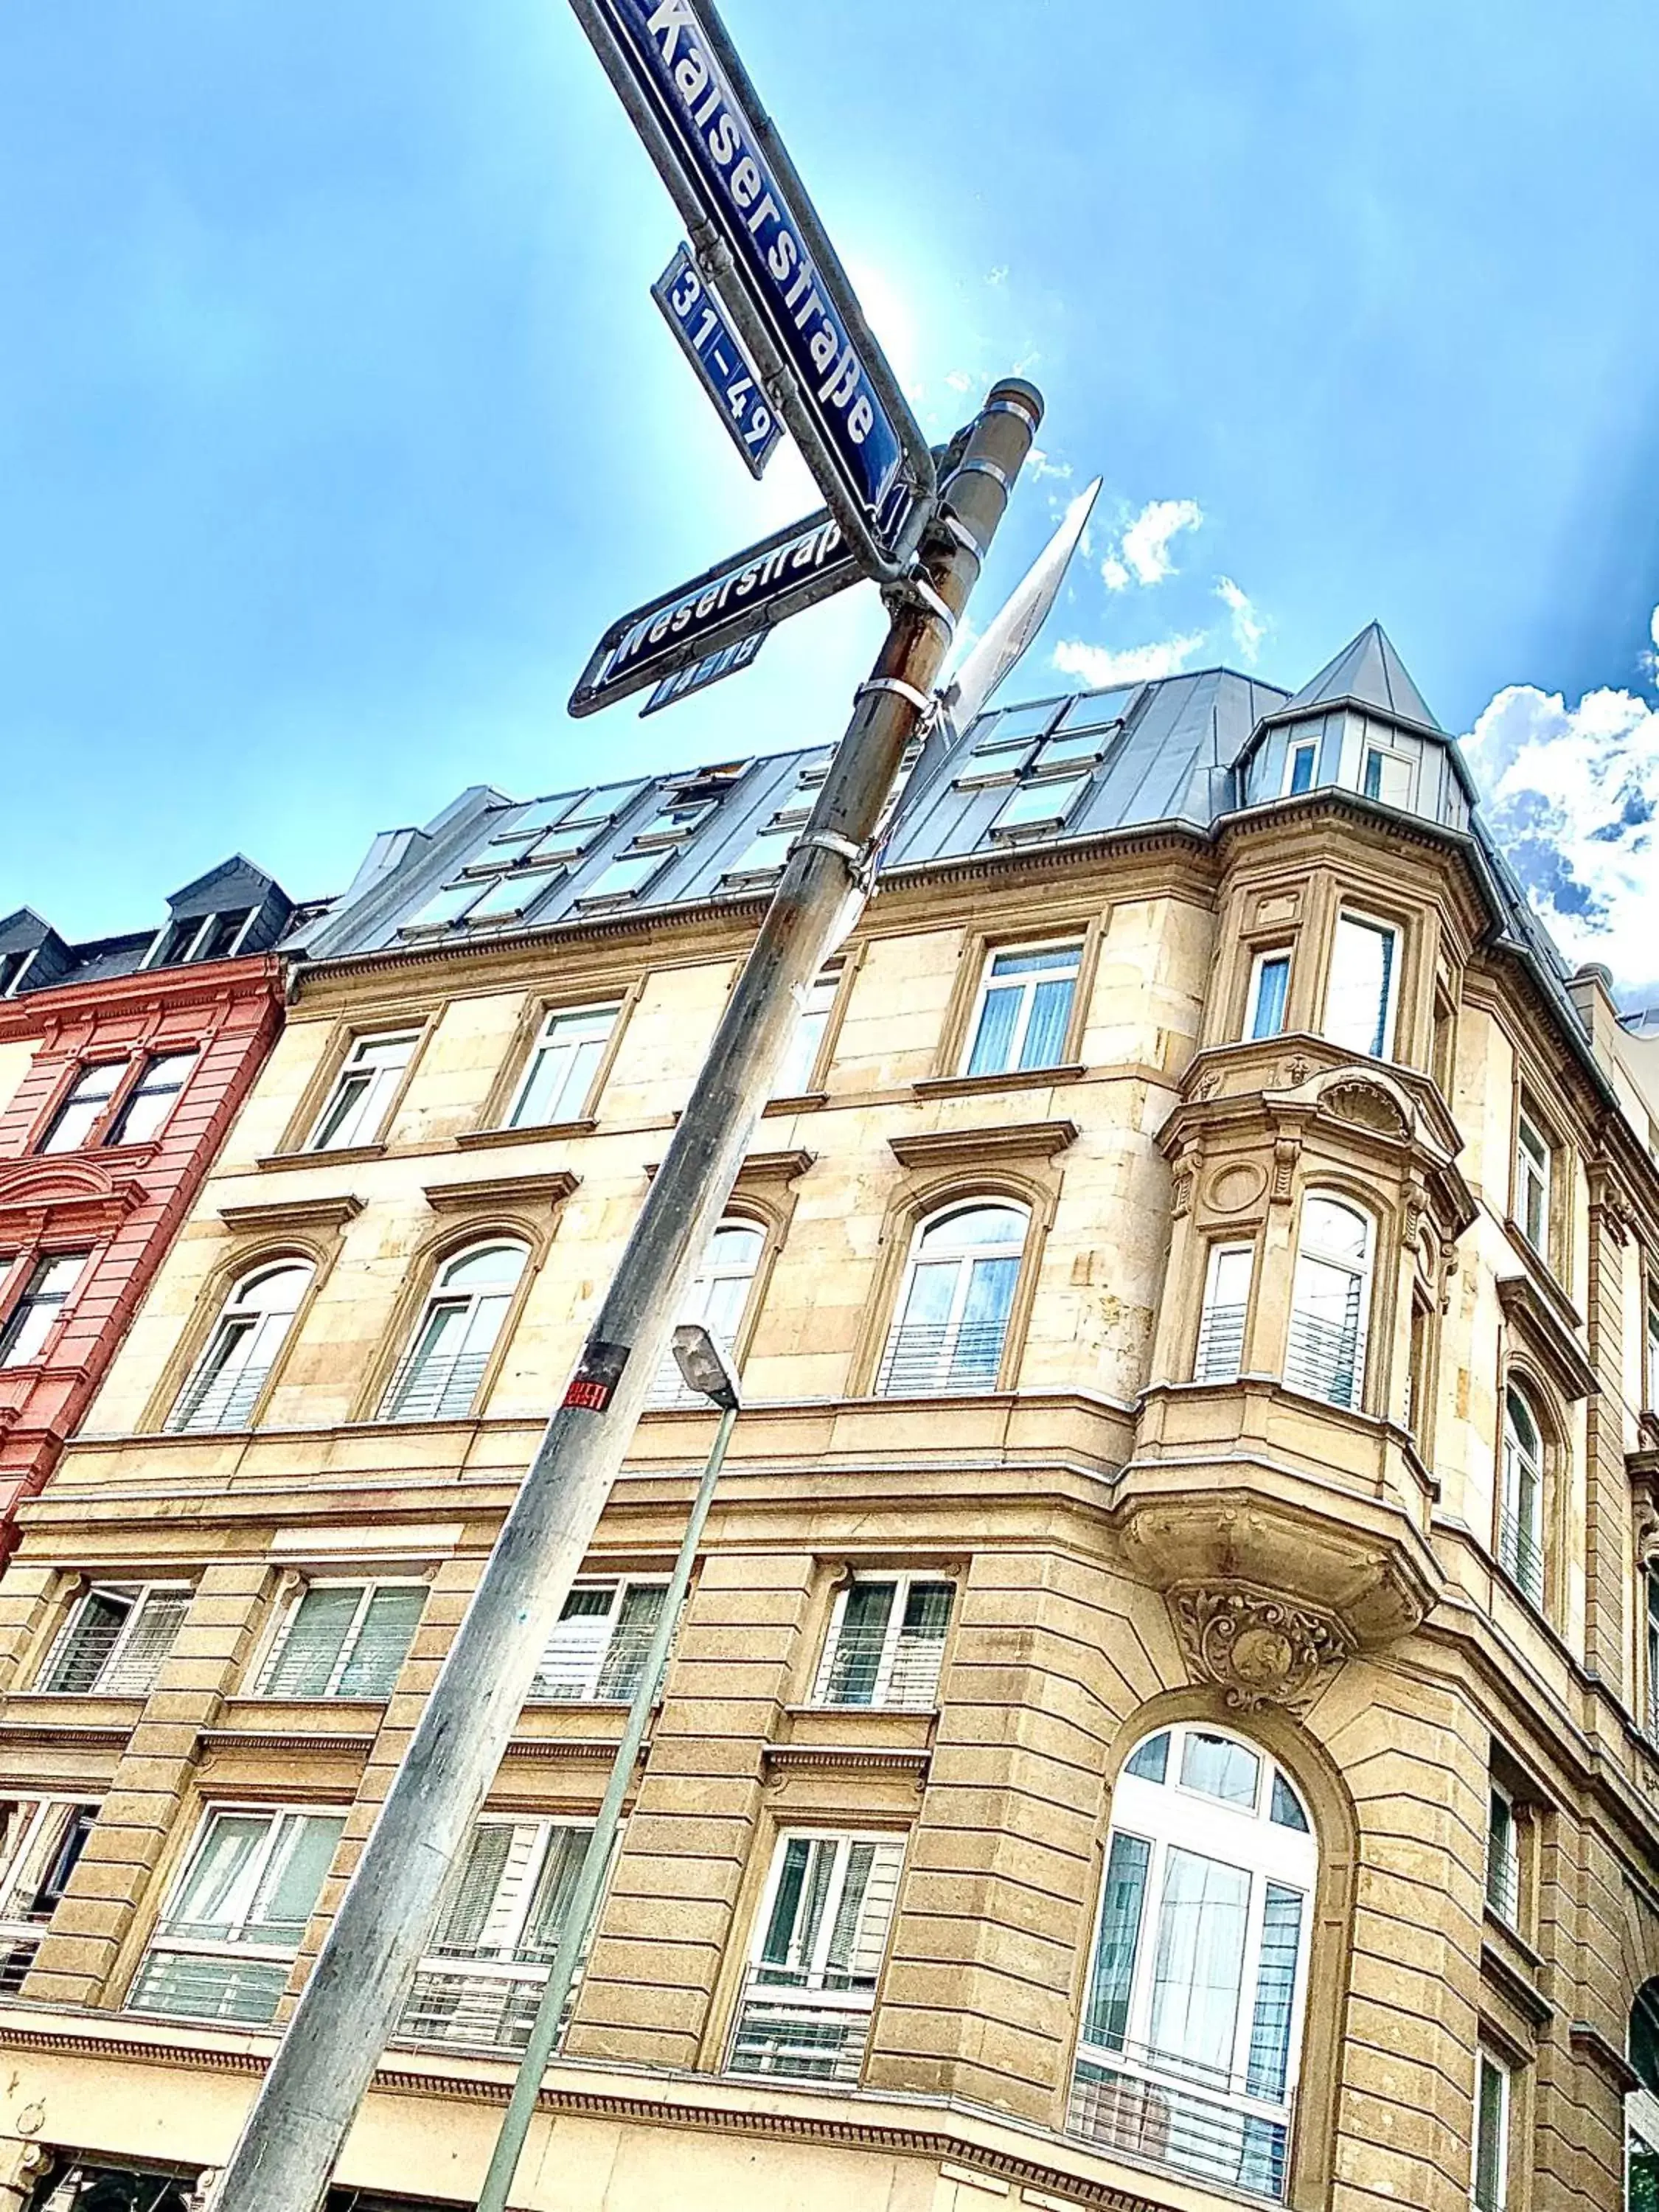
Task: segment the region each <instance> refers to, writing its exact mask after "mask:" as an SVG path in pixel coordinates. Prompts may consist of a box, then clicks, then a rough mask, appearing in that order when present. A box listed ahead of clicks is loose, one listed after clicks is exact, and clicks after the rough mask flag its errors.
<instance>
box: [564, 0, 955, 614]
mask: <svg viewBox="0 0 1659 2212" xmlns="http://www.w3.org/2000/svg"><path fill="white" fill-rule="evenodd" d="M571 4H572V5H573V7H574V9H575V12H576V14H577V15H578V17H579V18H580V21H581V24H582V27H583V28H584V30H586V33H587V35H588V37H589V38H590V39H591V40H592V43H593V46H594V48H595V50H596V52H598V54H599V58H600V60H601V61H602V62H603V64H605V71H606V74H607V75H608V76H610V78H611V82H612V83H613V84H614V85H615V87H616V88H617V93H618V94H619V96H620V97H621V99H622V100H623V105H624V106H626V108H627V109H628V112H629V116H630V117H631V118H632V119H633V122H634V124H635V128H636V129H637V130H638V131H639V132H640V135H641V137H642V138H643V140H644V141H645V144H646V147H647V150H648V151H649V153H650V155H651V156H652V159H653V161H655V162H656V165H657V167H658V169H659V172H660V173H661V175H662V178H663V181H664V182H665V184H666V185H667V186H668V188H669V191H670V192H671V194H672V195H673V197H674V199H675V202H676V204H678V207H679V209H680V210H681V212H682V214H683V215H684V217H685V220H686V222H688V224H690V228H691V236H692V238H693V240H694V241H695V242H696V246H697V249H698V258H699V260H700V262H701V263H702V269H703V271H704V273H705V274H706V275H707V274H708V273H709V272H711V271H712V273H713V276H714V283H715V284H716V286H717V289H719V291H720V298H721V301H722V302H723V304H724V305H725V307H726V310H727V312H728V313H730V314H731V316H732V320H733V321H734V322H735V323H736V324H737V325H738V330H739V331H740V332H741V334H742V336H743V337H744V340H745V341H746V343H747V344H748V347H749V349H750V353H751V354H752V356H754V358H755V360H756V361H757V362H758V363H759V365H760V367H761V368H762V370H763V372H764V373H765V374H766V375H767V378H768V388H769V392H770V394H771V397H772V398H774V399H775V400H776V402H777V403H778V404H779V406H780V407H781V410H782V412H783V415H784V418H785V420H786V421H787V423H788V424H789V427H790V428H791V429H792V430H793V432H794V434H795V439H796V442H797V443H798V444H799V447H800V448H801V451H802V453H803V454H804V455H805V459H806V461H807V465H808V466H809V467H810V468H811V471H812V473H813V474H814V476H815V477H817V480H818V483H819V487H820V489H822V490H823V495H824V497H825V499H826V500H827V501H828V502H829V507H830V510H831V512H832V513H834V514H835V515H836V519H837V520H839V521H840V522H841V524H842V528H843V530H844V531H845V532H846V534H847V536H848V538H849V540H850V541H851V542H852V544H854V545H855V546H856V547H858V549H859V550H860V552H861V554H862V555H863V556H864V559H865V562H866V568H867V569H868V572H869V573H870V574H873V575H876V576H878V577H883V578H889V579H890V578H892V577H894V576H896V574H899V573H900V572H901V571H902V568H904V566H905V565H906V563H907V561H908V554H909V552H910V550H912V548H913V547H914V546H915V543H916V540H917V538H919V536H920V534H921V526H922V525H923V523H924V522H925V520H926V519H927V511H928V509H929V507H930V506H931V501H932V494H933V469H932V464H931V461H930V459H929V455H928V449H927V441H925V439H924V438H923V436H922V435H921V430H920V428H918V426H917V424H916V422H915V417H914V416H912V415H911V412H910V410H909V408H908V406H907V405H906V404H905V401H904V399H903V397H902V394H901V392H899V389H898V386H897V383H896V380H895V378H894V376H893V373H892V371H891V369H890V368H889V367H888V365H887V362H886V360H885V358H884V356H883V354H882V351H881V349H880V347H879V346H878V344H877V343H876V341H875V339H874V338H873V337H872V336H871V334H870V331H869V329H868V326H867V325H866V323H865V320H864V317H863V314H862V313H861V312H860V308H859V305H858V301H857V300H856V299H855V298H854V295H853V291H852V288H851V286H850V285H849V284H848V282H847V279H846V276H845V275H844V274H843V272H842V268H841V265H840V263H839V262H838V261H837V259H836V255H835V252H834V249H833V248H832V247H831V246H830V245H829V240H827V239H826V238H825V236H824V235H823V229H822V228H821V226H820V225H819V223H818V220H817V215H816V213H815V211H814V210H813V208H812V204H811V200H810V199H809V198H808V197H807V196H806V194H805V191H804V189H803V188H802V186H801V184H800V180H799V178H798V177H797V176H796V175H795V173H794V169H793V164H792V163H791V162H790V161H789V157H788V155H787V153H786V152H785V150H784V149H783V147H782V145H781V143H780V142H779V140H778V138H777V137H776V134H775V132H774V131H773V130H772V127H771V125H770V124H769V122H768V120H767V118H766V116H765V112H764V111H763V109H762V108H761V106H760V104H759V102H758V100H757V99H756V98H755V95H754V92H753V88H751V87H750V84H749V82H748V78H747V76H746V75H745V73H744V69H743V64H742V63H741V62H740V61H739V60H738V57H737V55H736V53H735V52H734V51H733V49H732V45H731V42H730V40H728V39H727V38H726V33H725V29H724V27H723V26H722V25H721V23H720V18H719V16H718V15H717V14H716V13H715V10H714V7H713V5H712V0H571Z"/></svg>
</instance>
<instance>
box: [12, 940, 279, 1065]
mask: <svg viewBox="0 0 1659 2212" xmlns="http://www.w3.org/2000/svg"><path fill="white" fill-rule="evenodd" d="M282 995H283V963H282V962H281V961H280V960H279V959H278V958H277V957H276V955H275V954H274V953H270V952H258V953H254V954H252V955H251V956H250V957H247V958H245V959H240V960H215V961H211V962H205V963H203V965H202V966H201V967H199V968H145V969H138V970H137V971H136V972H135V973H133V974H132V975H109V976H104V977H101V978H100V980H99V981H96V982H80V983H58V984H52V985H49V986H48V987H46V989H44V990H40V991H27V992H25V993H24V994H23V996H22V997H21V999H8V1000H4V1001H3V1002H0V1044H9V1043H10V1042H12V1041H13V1040H14V1039H15V1038H17V1037H31V1036H40V1035H41V1034H42V1033H43V1032H44V1031H46V1030H48V1029H54V1028H55V1029H58V1030H63V1029H66V1028H68V1027H70V1025H71V1024H74V1023H76V1022H78V1021H87V1020H92V1019H96V1018H100V1017H103V1018H107V1017H108V1016H109V1015H111V1014H112V1013H126V1014H138V1013H144V1012H150V1011H152V1010H153V1011H155V1012H160V1013H173V1012H178V1011H179V1009H180V1008H194V1007H199V1006H216V1005H222V1004H234V1002H235V1001H236V1000H239V999H268V1000H270V1003H271V1005H272V1006H273V1007H275V1006H278V1005H280V1004H281V1001H282Z"/></svg>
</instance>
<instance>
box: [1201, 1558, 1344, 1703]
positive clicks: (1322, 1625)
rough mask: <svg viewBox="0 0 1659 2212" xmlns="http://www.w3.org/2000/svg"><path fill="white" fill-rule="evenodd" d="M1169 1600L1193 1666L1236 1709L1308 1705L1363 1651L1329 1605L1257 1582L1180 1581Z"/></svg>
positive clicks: (1202, 1678)
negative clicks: (1294, 1598)
mask: <svg viewBox="0 0 1659 2212" xmlns="http://www.w3.org/2000/svg"><path fill="white" fill-rule="evenodd" d="M1164 1599H1165V1602H1166V1603H1167V1604H1168V1606H1169V1608H1170V1620H1172V1621H1173V1622H1174V1624H1175V1630H1176V1635H1177V1636H1178V1637H1179V1638H1180V1639H1181V1646H1182V1650H1183V1652H1184V1653H1185V1654H1186V1657H1187V1663H1188V1668H1189V1669H1190V1670H1191V1672H1192V1673H1193V1674H1194V1676H1196V1677H1197V1678H1198V1679H1199V1680H1202V1681H1206V1682H1212V1683H1214V1684H1215V1686H1216V1687H1217V1688H1218V1689H1219V1690H1220V1691H1221V1692H1223V1693H1224V1695H1225V1699H1226V1702H1227V1704H1228V1705H1229V1707H1230V1708H1231V1710H1232V1711H1234V1712H1253V1711H1256V1710H1257V1709H1258V1708H1259V1707H1261V1706H1263V1705H1283V1706H1287V1707H1296V1706H1298V1705H1307V1704H1309V1703H1310V1701H1311V1700H1312V1699H1314V1698H1315V1697H1316V1696H1317V1695H1318V1693H1319V1692H1320V1691H1321V1690H1322V1689H1323V1688H1324V1687H1325V1686H1326V1684H1327V1683H1328V1681H1329V1680H1330V1679H1331V1677H1332V1675H1333V1674H1334V1673H1335V1671H1336V1669H1337V1668H1339V1667H1340V1665H1341V1664H1342V1662H1343V1661H1344V1660H1345V1659H1349V1658H1352V1656H1353V1653H1354V1651H1355V1650H1356V1649H1357V1646H1356V1644H1355V1641H1354V1638H1352V1636H1351V1635H1350V1634H1349V1632H1348V1631H1347V1630H1346V1628H1345V1627H1344V1626H1342V1624H1341V1622H1340V1620H1338V1619H1337V1617H1336V1615H1335V1614H1334V1613H1328V1612H1327V1611H1326V1610H1325V1608H1324V1607H1322V1606H1316V1605H1307V1604H1298V1603H1297V1602H1295V1601H1292V1600H1291V1599H1288V1598H1285V1597H1282V1596H1279V1595H1275V1594H1274V1593H1273V1591H1272V1590H1267V1589H1259V1588H1258V1587H1257V1586H1256V1585H1255V1584H1254V1583H1238V1582H1235V1583H1176V1584H1175V1585H1174V1586H1173V1587H1172V1588H1171V1589H1168V1590H1166V1591H1165V1592H1164Z"/></svg>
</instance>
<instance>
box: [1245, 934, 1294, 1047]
mask: <svg viewBox="0 0 1659 2212" xmlns="http://www.w3.org/2000/svg"><path fill="white" fill-rule="evenodd" d="M1290 995H1291V956H1290V954H1289V953H1288V952H1286V951H1278V952H1258V953H1257V954H1256V956H1255V960H1254V961H1253V962H1252V963H1251V965H1250V995H1249V1004H1248V1006H1246V1008H1245V1010H1244V1034H1245V1036H1247V1037H1251V1038H1255V1037H1274V1036H1278V1035H1279V1032H1280V1030H1283V1028H1284V1026H1285V1005H1286V1003H1287V1001H1288V1000H1289V998H1290Z"/></svg>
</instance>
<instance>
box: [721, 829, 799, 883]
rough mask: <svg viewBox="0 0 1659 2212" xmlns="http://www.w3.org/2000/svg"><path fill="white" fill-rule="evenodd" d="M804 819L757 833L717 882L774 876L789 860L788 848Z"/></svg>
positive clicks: (733, 881) (797, 835)
mask: <svg viewBox="0 0 1659 2212" xmlns="http://www.w3.org/2000/svg"><path fill="white" fill-rule="evenodd" d="M805 819H806V817H805V815H802V816H801V817H800V820H799V821H795V820H793V819H792V820H789V821H787V822H777V823H770V824H769V826H768V827H767V828H766V829H761V830H757V832H756V834H755V836H752V837H751V838H750V841H749V842H748V843H747V844H746V845H745V846H744V848H743V850H742V852H740V853H739V854H738V857H737V859H736V860H733V861H732V865H731V866H730V867H728V868H726V869H725V870H723V871H722V872H721V876H720V881H721V882H722V883H724V884H729V883H735V882H738V881H746V880H747V879H748V878H750V877H759V876H770V875H775V874H776V873H777V872H778V870H779V869H780V868H781V867H782V866H783V864H784V862H785V861H786V860H787V859H788V858H789V848H790V847H791V846H792V845H793V843H794V842H795V840H796V838H797V837H799V835H800V832H801V826H802V823H804V822H805Z"/></svg>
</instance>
